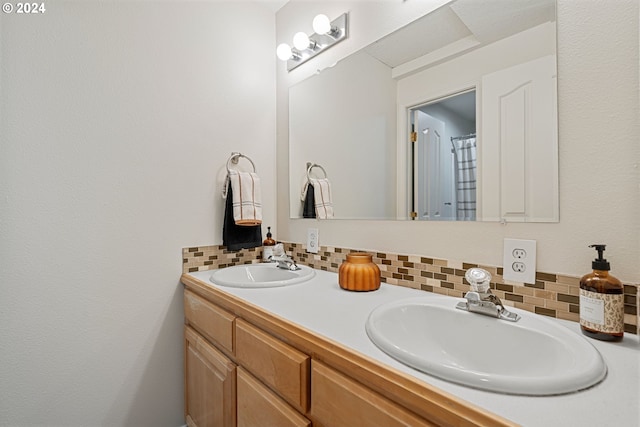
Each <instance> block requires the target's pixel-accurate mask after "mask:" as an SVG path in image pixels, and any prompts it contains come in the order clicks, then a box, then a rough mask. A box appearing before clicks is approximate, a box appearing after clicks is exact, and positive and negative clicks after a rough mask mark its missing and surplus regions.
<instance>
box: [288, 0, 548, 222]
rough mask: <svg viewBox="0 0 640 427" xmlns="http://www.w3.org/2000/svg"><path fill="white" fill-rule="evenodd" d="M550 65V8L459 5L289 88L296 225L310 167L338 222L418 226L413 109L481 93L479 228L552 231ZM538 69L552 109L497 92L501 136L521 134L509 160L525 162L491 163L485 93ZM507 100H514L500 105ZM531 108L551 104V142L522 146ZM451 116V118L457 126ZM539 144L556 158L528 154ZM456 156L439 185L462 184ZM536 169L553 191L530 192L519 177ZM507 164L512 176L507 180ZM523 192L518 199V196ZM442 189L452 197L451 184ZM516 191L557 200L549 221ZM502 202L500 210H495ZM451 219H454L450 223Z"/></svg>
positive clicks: (470, 0)
mask: <svg viewBox="0 0 640 427" xmlns="http://www.w3.org/2000/svg"><path fill="white" fill-rule="evenodd" d="M555 53H556V43H555V1H554V0H527V1H513V0H482V1H480V0H457V1H453V2H451V3H449V4H448V5H446V6H443V7H441V8H439V9H437V10H435V11H433V12H431V13H429V14H427V15H425V16H423V17H421V18H419V19H417V20H416V21H414V22H413V23H411V24H409V25H407V26H406V27H404V28H402V29H400V30H398V31H396V32H394V33H391V34H389V35H388V36H386V37H384V38H382V39H380V40H378V41H376V42H374V43H372V44H371V45H369V46H367V47H365V48H364V49H361V50H360V51H358V52H356V53H354V54H353V55H350V56H348V57H346V58H344V59H343V60H341V61H339V62H338V63H337V64H336V65H335V66H333V67H331V68H327V69H324V70H323V71H322V72H319V73H318V74H317V75H314V76H312V77H310V78H308V79H306V80H304V81H302V82H300V83H298V84H296V85H293V86H292V87H290V88H289V162H290V164H289V180H290V182H289V188H290V190H289V191H290V194H289V197H290V217H291V218H302V213H303V205H304V198H305V195H306V193H304V192H303V189H304V188H307V187H308V186H306V185H305V184H306V182H307V180H308V177H307V170H306V165H307V163H309V162H310V163H315V164H319V165H321V166H322V167H323V168H324V170H325V171H326V174H327V178H328V180H329V181H330V183H331V199H332V202H333V208H334V209H333V211H334V218H337V219H386V220H389V219H416V216H414V217H413V218H412V214H411V211H412V209H411V207H412V201H413V197H414V194H412V188H414V187H413V183H412V180H413V177H414V175H415V174H414V170H413V169H412V161H415V159H412V152H413V148H412V145H411V144H412V143H411V142H410V139H411V128H410V126H411V119H410V117H409V115H410V112H411V109H412V108H414V107H416V106H419V105H426V104H429V103H434V102H437V101H438V100H444V99H447V98H449V97H451V96H452V95H454V94H459V93H464V92H469V91H475V92H476V93H477V96H475V97H473V98H472V99H474V100H475V101H472V102H476V105H475V106H473V107H474V108H471V109H473V110H476V111H477V129H476V130H477V134H478V136H477V150H478V154H477V155H478V159H482V158H484V159H485V160H487V161H488V162H485V161H482V162H481V161H480V160H479V161H478V165H477V179H478V183H477V184H478V189H479V190H478V196H477V197H478V212H477V215H474V216H473V217H474V218H476V219H477V220H480V221H502V220H507V221H557V220H558V219H557V218H558V212H557V209H558V208H557V206H558V200H557V198H558V197H557V194H558V191H557V115H556V110H557V109H556V101H555V82H556V77H557V76H556V71H555V70H556V68H555ZM540 58H546V60H545V61H544V63H545V64H546V65H545V66H546V67H547V70H546V71H545V73H546V74H544V77H543V79H547V80H544V84H545V85H546V86H547V87H551V85H553V88H552V92H553V93H552V95H553V96H552V99H547V98H549V97H548V96H546V95H544V96H542V95H537V92H531V91H532V90H535V91H537V90H538V89H535V88H534V89H532V87H529V86H527V85H526V84H525V85H524V86H522V85H521V84H520V83H514V85H515V86H514V87H515V89H513V90H512V89H505V88H498V89H494V94H493V95H491V96H497V97H501V98H500V99H506V100H508V102H506V103H505V104H504V106H502V107H501V109H500V110H499V111H498V112H497V113H495V114H497V116H496V115H495V114H494V115H493V116H491V117H493V120H502V121H503V122H509V126H507V127H506V128H505V129H507V130H508V131H509V132H510V134H513V133H515V134H517V133H518V132H520V136H518V138H519V140H516V143H515V147H516V149H512V146H511V145H508V146H506V148H509V150H511V151H510V152H514V153H515V152H516V151H517V153H520V154H521V156H520V157H518V154H517V153H516V154H510V155H512V156H514V157H513V159H515V160H516V161H515V163H513V164H512V163H511V159H510V158H506V159H501V158H500V154H498V158H487V156H484V155H483V149H484V147H485V145H486V146H487V147H489V148H488V149H487V153H489V152H493V151H495V147H494V146H492V144H494V145H495V142H491V143H490V142H489V141H488V138H484V139H483V136H484V135H485V128H486V129H489V130H490V129H491V123H489V124H487V123H485V122H483V120H485V118H484V114H483V106H484V103H486V102H488V101H489V99H488V96H487V95H485V96H484V98H485V99H483V93H484V92H483V89H484V86H483V85H488V84H489V82H491V81H492V76H495V75H499V76H501V74H499V73H504V72H505V70H507V72H508V73H516V72H517V71H518V72H519V70H521V68H523V67H524V68H526V69H528V68H531V67H534V68H535V67H537V65H536V66H534V65H530V64H537V62H536V61H538V60H539V59H540ZM523 64H525V65H523ZM549 64H551V65H549ZM527 67H528V68H527ZM549 67H552V69H550V68H549ZM518 78H521V77H518ZM522 78H525V80H526V78H528V77H522ZM501 79H503V80H504V77H501ZM494 80H495V78H494ZM536 88H537V86H536ZM501 90H502V91H504V90H507V91H508V92H509V93H508V94H507V95H504V94H503V93H501V92H500V91H501ZM532 93H533V95H531V94H532ZM544 93H545V94H546V93H547V92H544ZM496 94H497V95H496ZM532 96H533V97H534V98H535V97H538V98H541V99H542V98H544V102H547V103H548V105H547V104H544V107H543V108H544V110H545V111H548V112H550V113H549V114H548V117H545V120H546V121H545V122H544V127H545V128H547V129H548V132H547V133H545V134H544V135H542V136H540V135H537V136H536V135H533V136H532V135H524V136H523V135H522V132H521V131H522V129H523V128H524V125H523V124H522V123H521V122H522V120H529V119H528V118H527V117H521V115H522V114H527V113H526V112H524V110H523V109H521V108H520V107H519V106H518V99H520V98H522V99H524V98H526V97H529V98H531V97H532ZM501 102H502V101H501ZM442 105H445V103H443V104H442ZM540 105H543V104H542V101H541V104H540ZM469 107H470V106H469V105H468V104H467V105H464V104H463V106H462V107H461V108H464V109H466V110H469V109H470V108H469ZM455 109H456V107H453V112H454V113H456V114H461V113H460V112H456V111H455ZM492 114H493V113H492ZM518 120H519V121H518ZM446 126H448V127H447V129H449V130H450V132H449V133H447V139H446V140H443V144H444V145H443V147H444V146H445V145H446V147H448V148H449V149H450V148H451V143H450V142H449V141H448V139H449V138H453V137H457V136H460V135H457V134H453V133H452V132H454V131H453V126H449V125H446ZM445 133H446V132H445ZM500 138H502V139H505V138H504V135H498V136H497V137H495V136H494V135H492V137H491V140H492V141H494V140H499V142H498V145H499V144H504V142H500V141H502V140H501V139H500ZM518 138H516V139H518ZM532 138H537V139H540V138H542V139H544V140H545V144H547V143H548V145H549V147H548V148H545V149H544V150H538V151H536V152H534V153H530V151H531V150H530V147H529V146H527V144H529V145H531V143H530V142H528V141H529V140H531V139H532ZM536 141H537V140H536ZM509 144H511V143H509ZM537 145H540V144H537ZM503 148H504V147H503ZM506 148H505V149H504V150H503V151H505V150H506ZM545 150H546V151H545ZM506 151H508V150H506ZM498 152H500V147H498ZM453 156H454V153H451V159H450V160H449V161H447V160H443V162H444V163H443V164H442V165H441V168H440V169H441V172H442V173H443V174H444V173H448V174H453V175H455V173H456V170H455V162H454V157H453ZM491 156H493V154H491ZM541 156H542V157H545V156H547V157H548V158H547V159H542V158H541ZM527 157H530V159H527ZM533 161H535V162H536V163H540V162H542V163H543V166H544V167H543V168H542V169H543V170H545V171H552V173H550V175H551V176H552V178H553V177H554V176H555V177H556V179H555V181H554V180H553V179H550V180H549V181H550V182H546V181H545V183H544V186H542V188H535V189H533V190H532V189H531V188H529V187H530V186H531V184H530V182H531V181H535V180H536V179H537V177H536V176H520V175H522V174H520V175H518V168H519V167H520V166H521V167H522V168H523V169H524V168H526V169H527V170H529V169H530V164H529V163H530V162H533ZM505 163H506V164H507V165H512V166H511V167H510V168H509V167H506V169H505ZM495 170H497V171H499V172H500V173H502V171H503V170H506V171H509V170H511V172H509V173H516V175H518V176H519V178H521V179H520V181H518V180H517V179H510V180H509V182H510V183H509V184H508V185H509V186H510V187H509V188H506V189H505V188H502V187H503V186H505V183H504V182H497V183H496V182H495V179H494V178H495V177H494V176H493V175H491V174H490V175H488V176H486V174H487V173H490V172H491V171H495ZM514 171H515V172H514ZM496 173H498V172H496ZM500 173H498V175H500ZM505 173H506V172H505ZM423 175H425V174H423ZM505 176H510V175H508V174H507V175H505ZM311 178H314V176H313V174H312V176H311ZM318 178H319V177H318ZM483 181H484V183H485V184H486V185H485V186H483ZM516 181H518V185H520V186H521V188H520V189H519V187H517V186H515V184H512V182H516ZM538 181H539V180H538ZM440 182H451V183H452V185H455V178H451V177H448V178H446V179H440ZM487 185H491V187H492V188H488V187H487ZM554 186H555V187H554ZM493 187H499V188H495V189H494V188H493ZM511 187H513V188H511ZM538 187H541V186H540V185H538ZM518 191H522V192H523V194H524V193H525V192H526V193H527V194H529V193H531V192H532V191H533V192H538V193H540V192H543V193H545V194H547V195H548V197H549V198H551V199H554V198H555V199H554V200H551V201H550V202H548V203H547V202H546V201H545V202H544V203H542V205H544V206H545V210H544V212H543V213H542V214H540V213H539V211H540V209H538V210H536V208H535V205H536V204H538V201H537V200H536V199H535V197H534V198H533V199H531V197H529V196H527V197H528V199H522V200H511V199H509V197H512V196H513V195H515V194H518ZM493 193H497V195H496V194H493ZM545 197H546V196H545ZM443 200H444V199H443ZM496 200H497V201H498V202H497V203H498V204H499V205H500V206H498V207H495V206H494V205H495V203H496ZM453 202H454V203H455V200H454V201H453ZM503 205H504V206H503ZM532 209H533V210H532ZM531 212H533V214H532V213H531ZM417 217H419V216H417ZM452 219H456V218H455V215H453V217H452Z"/></svg>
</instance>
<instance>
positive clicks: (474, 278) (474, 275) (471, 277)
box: [464, 267, 491, 293]
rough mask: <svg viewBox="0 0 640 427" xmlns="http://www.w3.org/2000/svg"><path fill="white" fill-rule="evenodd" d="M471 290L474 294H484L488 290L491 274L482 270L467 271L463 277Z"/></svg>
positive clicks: (472, 269)
mask: <svg viewBox="0 0 640 427" xmlns="http://www.w3.org/2000/svg"><path fill="white" fill-rule="evenodd" d="M464 278H465V279H467V282H469V285H471V290H472V291H474V292H480V293H485V292H487V291H488V290H489V284H490V283H491V273H489V272H488V271H487V270H483V269H482V268H478V267H474V268H470V269H468V270H467V272H466V273H465V275H464Z"/></svg>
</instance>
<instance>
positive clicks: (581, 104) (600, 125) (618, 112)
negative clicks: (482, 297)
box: [276, 0, 640, 283]
mask: <svg viewBox="0 0 640 427" xmlns="http://www.w3.org/2000/svg"><path fill="white" fill-rule="evenodd" d="M316 3H317V2H293V3H289V4H287V5H285V6H284V8H283V9H281V10H280V11H279V12H278V14H277V15H276V17H277V29H276V35H277V42H282V41H286V38H287V37H290V35H288V32H291V30H292V28H300V29H301V30H305V27H304V26H305V25H307V22H310V21H311V19H312V18H313V16H315V13H318V10H319V9H321V6H320V5H317V4H316ZM355 3H356V2H331V5H330V9H331V10H330V11H327V12H325V13H328V14H329V16H337V15H339V14H340V13H342V12H345V11H347V10H349V11H350V15H351V30H350V31H351V35H352V37H351V38H350V40H347V41H345V42H344V43H345V44H346V43H352V45H350V46H345V47H343V48H342V52H339V53H336V55H346V54H349V53H350V52H351V51H354V50H357V49H358V48H360V47H362V46H364V45H365V44H366V40H364V39H367V38H368V41H369V42H372V41H374V40H376V39H377V38H379V37H380V36H381V35H383V33H382V30H383V27H384V25H385V24H384V22H385V19H384V18H383V17H384V16H385V15H386V16H392V15H390V14H391V13H392V12H391V11H389V10H386V11H385V13H374V11H372V10H373V9H375V8H383V7H386V5H387V4H388V3H386V2H385V3H384V4H381V3H363V4H362V5H358V4H355ZM409 3H410V2H407V3H406V4H409ZM418 3H420V2H418ZM404 6H405V3H403V4H402V6H401V5H396V9H398V10H400V9H402V7H404ZM365 7H368V8H369V9H371V10H369V11H368V12H367V11H365V10H364V8H365ZM365 15H366V16H367V18H368V19H366V20H365V19H362V16H365ZM638 16H639V14H638V1H637V0H616V1H611V2H597V1H589V0H559V1H558V97H559V105H558V111H559V145H560V152H559V162H560V222H559V223H557V224H507V225H500V224H498V223H464V224H461V223H441V222H437V223H428V222H419V223H416V222H402V221H400V222H398V221H349V220H344V221H342V220H337V221H326V222H325V221H316V220H301V219H298V220H290V219H288V218H286V216H285V215H279V216H278V228H277V230H276V231H277V234H276V237H277V238H278V239H282V240H288V241H294V242H306V230H307V228H308V227H316V228H318V229H319V233H320V234H319V236H320V244H321V245H328V246H341V247H354V248H360V249H367V250H380V251H386V252H396V253H407V254H419V255H425V256H433V257H437V258H444V259H453V260H465V261H466V262H477V263H481V264H485V265H496V266H499V265H501V264H502V246H503V239H504V238H505V237H510V238H523V239H535V240H536V241H537V242H538V248H537V257H538V261H537V269H538V270H539V271H544V272H554V273H562V274H569V275H580V274H583V273H586V272H587V271H588V270H589V269H590V266H591V264H590V261H591V259H592V258H593V257H594V255H595V253H594V251H593V250H592V249H588V248H587V245H589V244H591V243H606V244H607V245H608V247H607V252H606V255H607V258H608V259H609V260H610V261H611V263H612V270H613V271H612V273H613V274H615V275H617V276H618V277H620V278H621V279H623V280H625V281H627V282H634V283H637V282H640V274H639V273H638V268H637V266H638V264H639V263H640V220H639V219H638V218H640V216H639V215H638V212H640V193H639V182H640V179H639V176H640V168H639V167H638V165H639V163H640V154H639V152H640V144H639V143H638V141H639V136H640V129H639V123H638V116H639V102H638V65H639V59H638V40H639V37H638V27H639V25H638ZM377 17H379V20H376V19H375V18H377ZM389 21H394V22H395V21H396V20H395V19H394V18H393V16H392V17H391V18H390V19H389ZM373 29H379V30H380V31H378V33H381V34H373V33H374V30H373ZM359 34H366V37H360V36H358V35H359ZM355 37H358V38H357V39H356V38H355ZM326 54H327V55H329V52H327V53H326ZM323 55H324V54H323ZM331 55H333V53H332V54H331ZM321 56H322V55H321ZM318 59H319V58H318ZM331 60H334V61H335V58H331ZM302 67H304V65H303V66H302ZM302 67H300V68H302ZM299 74H301V73H298V74H297V75H294V73H291V74H288V73H287V72H286V69H285V67H284V64H282V63H280V64H278V68H277V76H278V88H277V90H278V93H277V114H278V142H277V144H278V146H277V147H278V151H277V156H278V212H288V200H287V199H286V195H287V194H288V193H287V185H288V179H287V174H286V167H287V166H286V165H287V125H288V123H287V120H288V119H287V108H288V106H287V88H288V85H290V84H293V83H295V81H296V80H297V79H300V78H301V77H299ZM334 185H335V184H334Z"/></svg>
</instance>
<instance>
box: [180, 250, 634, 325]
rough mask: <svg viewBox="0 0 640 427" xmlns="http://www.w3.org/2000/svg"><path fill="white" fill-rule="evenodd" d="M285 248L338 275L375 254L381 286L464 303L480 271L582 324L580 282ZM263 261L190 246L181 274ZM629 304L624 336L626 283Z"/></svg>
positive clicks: (431, 261)
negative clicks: (350, 262)
mask: <svg viewBox="0 0 640 427" xmlns="http://www.w3.org/2000/svg"><path fill="white" fill-rule="evenodd" d="M282 243H283V244H284V248H285V251H286V252H287V253H288V254H290V255H292V256H293V258H294V259H295V260H296V262H298V263H299V264H304V265H308V266H310V267H312V268H315V269H318V270H325V271H331V272H334V273H337V272H338V269H339V268H340V265H341V264H342V262H343V261H344V260H345V259H346V255H347V254H348V253H351V252H370V253H371V254H372V255H373V262H375V263H376V264H377V265H378V266H379V267H380V275H381V281H382V282H385V283H388V284H390V285H394V286H403V287H408V288H414V289H420V290H422V291H425V292H433V293H437V294H442V295H448V296H453V297H456V298H462V297H463V296H464V294H465V293H466V292H468V291H469V289H470V288H469V284H468V283H467V281H466V280H465V279H464V274H465V272H466V270H467V269H469V268H473V267H477V266H480V268H484V269H485V270H487V271H489V273H491V275H492V276H493V279H492V280H493V281H492V283H491V289H492V292H494V293H495V294H496V295H497V296H498V297H499V298H500V299H502V300H503V303H504V304H505V305H508V306H511V307H516V308H520V309H523V310H526V311H529V312H532V313H537V314H540V315H543V316H551V317H556V318H558V319H564V320H570V321H573V322H578V321H579V317H580V316H579V303H580V299H579V294H580V277H574V276H567V275H564V274H555V273H550V272H536V283H535V284H529V283H518V282H509V281H505V280H504V279H503V277H502V273H503V269H502V267H498V266H485V265H479V264H476V263H473V262H467V261H459V260H445V259H438V258H432V257H424V256H421V255H411V254H393V253H384V252H371V251H366V250H361V249H353V248H338V247H333V246H322V247H321V248H319V249H320V250H319V253H318V254H309V253H307V252H306V245H303V244H300V243H291V242H282ZM261 256H262V249H261V248H252V249H243V250H240V251H228V250H227V249H226V248H225V247H224V246H221V245H213V246H202V247H188V248H184V249H183V250H182V266H183V267H182V271H183V272H195V271H204V270H213V269H217V268H224V267H228V266H232V265H238V264H251V263H259V262H261ZM624 303H625V315H624V324H625V326H624V327H625V332H629V333H633V334H639V333H640V321H639V317H640V315H639V310H638V306H639V305H640V292H638V284H624Z"/></svg>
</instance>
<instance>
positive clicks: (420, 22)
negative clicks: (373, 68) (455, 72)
mask: <svg viewBox="0 0 640 427" xmlns="http://www.w3.org/2000/svg"><path fill="white" fill-rule="evenodd" d="M555 4H556V1H555V0H482V1H478V0H456V1H454V2H452V3H449V4H447V5H445V6H443V7H441V8H439V9H437V10H435V11H433V12H431V13H429V14H427V15H425V16H424V17H422V18H419V19H417V20H415V21H414V22H412V23H411V24H409V25H407V26H405V27H403V28H401V29H399V30H398V31H396V32H394V33H391V34H389V35H388V36H386V37H384V38H383V39H381V40H378V41H377V42H374V43H372V44H371V45H369V46H368V47H366V48H365V50H366V51H367V52H368V53H369V54H370V55H372V56H373V57H375V58H377V59H378V60H380V61H381V62H383V63H384V64H386V65H388V66H390V67H392V68H393V67H396V66H398V65H401V64H404V63H405V62H408V61H410V60H413V59H415V58H419V57H421V56H424V55H427V54H428V53H431V52H434V51H436V50H438V49H441V48H444V47H446V46H448V45H450V44H452V43H454V42H456V41H459V40H462V39H464V38H467V37H470V36H473V37H474V38H475V40H476V41H477V42H479V44H478V45H477V46H476V47H480V46H483V45H487V44H489V43H493V42H495V41H496V40H500V39H502V38H504V37H507V36H509V35H513V34H516V33H519V32H521V31H524V30H526V29H528V28H531V27H534V26H536V25H540V24H542V23H544V22H549V21H552V22H553V21H555Z"/></svg>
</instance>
